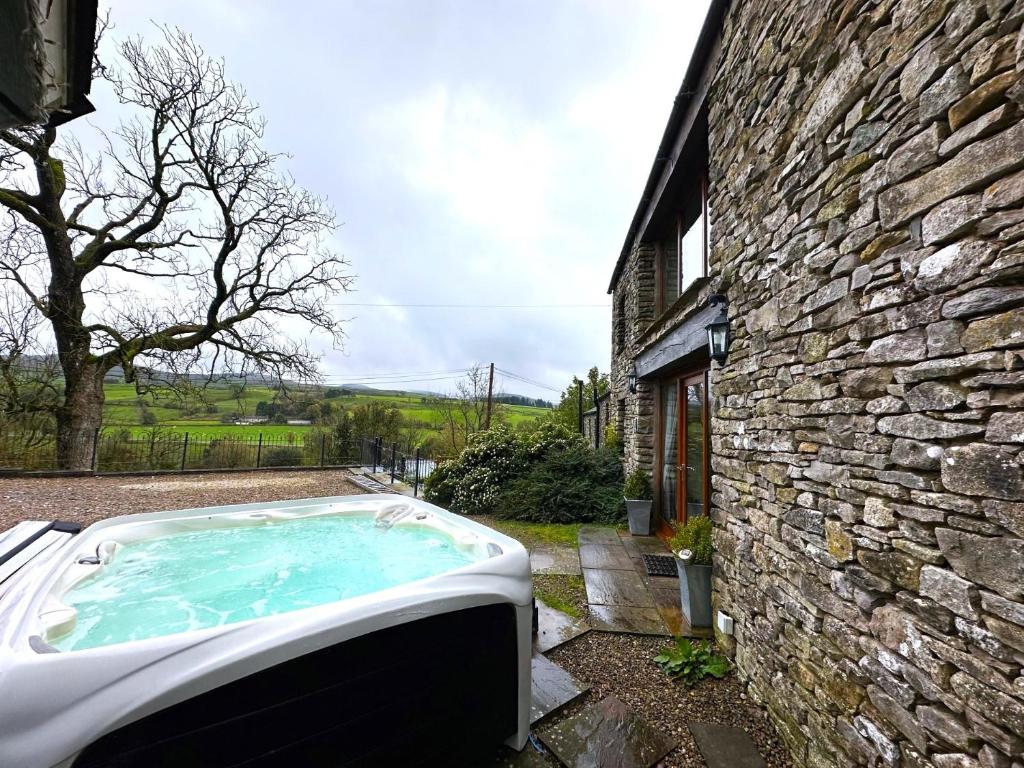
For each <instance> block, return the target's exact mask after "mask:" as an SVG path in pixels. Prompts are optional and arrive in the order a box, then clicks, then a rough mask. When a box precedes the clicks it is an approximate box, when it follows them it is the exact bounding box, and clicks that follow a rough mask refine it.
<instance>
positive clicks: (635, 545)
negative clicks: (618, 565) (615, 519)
mask: <svg viewBox="0 0 1024 768" xmlns="http://www.w3.org/2000/svg"><path fill="white" fill-rule="evenodd" d="M620 540H621V542H622V546H623V547H625V548H626V552H627V553H629V556H630V557H638V556H639V555H641V554H643V553H645V552H646V553H648V554H651V555H667V554H669V551H668V546H667V545H666V544H665V542H664V541H662V540H661V539H659V538H658V537H657V536H630V535H629V534H620Z"/></svg>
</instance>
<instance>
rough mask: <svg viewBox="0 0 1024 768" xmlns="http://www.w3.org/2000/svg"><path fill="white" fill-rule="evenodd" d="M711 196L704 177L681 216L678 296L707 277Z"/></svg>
mask: <svg viewBox="0 0 1024 768" xmlns="http://www.w3.org/2000/svg"><path fill="white" fill-rule="evenodd" d="M707 265H708V196H707V183H706V182H705V179H704V177H701V178H700V179H699V180H698V181H697V183H696V184H695V185H694V186H693V188H691V190H690V191H689V194H688V195H687V196H686V197H685V198H684V201H683V207H682V210H680V212H679V293H680V294H682V293H683V291H685V290H686V289H687V288H689V287H690V284H691V283H693V281H694V280H696V279H697V278H700V277H704V276H705V275H707V273H708V267H707Z"/></svg>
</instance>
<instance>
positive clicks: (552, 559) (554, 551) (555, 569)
mask: <svg viewBox="0 0 1024 768" xmlns="http://www.w3.org/2000/svg"><path fill="white" fill-rule="evenodd" d="M530 570H531V571H532V572H533V573H550V574H554V575H558V576H579V575H580V555H579V552H578V551H577V550H576V547H534V548H533V550H531V552H530Z"/></svg>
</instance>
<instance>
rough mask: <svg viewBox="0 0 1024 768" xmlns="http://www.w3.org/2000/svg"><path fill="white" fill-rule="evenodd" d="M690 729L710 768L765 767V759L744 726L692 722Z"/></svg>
mask: <svg viewBox="0 0 1024 768" xmlns="http://www.w3.org/2000/svg"><path fill="white" fill-rule="evenodd" d="M689 729H690V733H692V734H693V740H694V741H695V742H697V749H699V750H700V753H701V755H703V757H704V762H705V763H707V764H708V768H765V763H764V759H763V758H762V757H761V754H760V753H759V752H758V751H757V747H756V746H755V745H754V742H753V741H751V739H750V736H748V735H747V732H746V731H744V730H743V729H742V728H730V727H729V726H725V725H715V724H714V723H690V724H689Z"/></svg>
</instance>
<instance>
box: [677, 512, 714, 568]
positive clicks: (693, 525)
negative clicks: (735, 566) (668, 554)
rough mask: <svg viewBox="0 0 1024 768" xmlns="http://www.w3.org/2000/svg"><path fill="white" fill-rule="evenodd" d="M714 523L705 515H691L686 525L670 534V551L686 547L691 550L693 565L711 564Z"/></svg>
mask: <svg viewBox="0 0 1024 768" xmlns="http://www.w3.org/2000/svg"><path fill="white" fill-rule="evenodd" d="M713 530H714V525H713V524H712V522H711V518H710V517H708V516H707V515H701V516H700V517H691V518H690V519H689V520H687V521H686V525H683V526H680V527H678V528H676V531H675V533H674V534H672V551H673V552H678V551H679V550H681V549H688V550H690V551H691V552H693V564H694V565H711V556H712V554H714V551H715V545H714V543H712V541H711V533H712V531H713Z"/></svg>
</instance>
